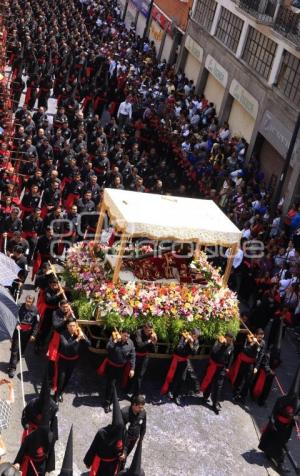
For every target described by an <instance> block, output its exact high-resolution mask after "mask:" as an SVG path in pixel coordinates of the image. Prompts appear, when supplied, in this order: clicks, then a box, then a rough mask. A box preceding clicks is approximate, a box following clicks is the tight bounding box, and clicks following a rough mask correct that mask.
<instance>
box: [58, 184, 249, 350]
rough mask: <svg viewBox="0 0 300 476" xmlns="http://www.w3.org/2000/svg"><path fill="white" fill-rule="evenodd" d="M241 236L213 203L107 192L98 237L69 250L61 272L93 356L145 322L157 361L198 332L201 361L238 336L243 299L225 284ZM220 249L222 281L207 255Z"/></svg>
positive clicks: (106, 190) (102, 206) (218, 270)
mask: <svg viewBox="0 0 300 476" xmlns="http://www.w3.org/2000/svg"><path fill="white" fill-rule="evenodd" d="M108 227H111V228H110V229H113V239H112V234H110V237H109V239H108V236H109V235H108V234H107V233H106V230H107V229H108ZM240 237H241V233H240V231H239V230H238V229H237V228H236V226H235V225H234V224H233V223H232V222H231V221H230V220H229V219H228V218H227V217H226V215H225V214H224V213H223V212H222V211H221V210H220V209H219V207H218V206H217V205H216V204H215V203H214V202H213V201H211V200H198V199H190V198H181V197H173V196H172V197H171V196H161V195H154V194H143V193H138V192H128V191H123V190H114V189H105V191H104V197H103V201H102V203H101V208H100V214H99V220H98V224H97V229H96V233H95V236H94V238H93V239H92V240H83V241H80V242H78V243H76V244H75V245H74V246H73V247H72V248H70V249H69V251H68V254H67V259H66V263H65V271H64V279H65V282H66V285H67V288H68V289H69V290H71V294H72V307H73V310H74V312H75V313H76V315H77V317H78V319H79V322H80V324H81V325H82V326H84V328H85V331H86V332H87V333H88V335H89V337H90V338H91V341H92V343H93V345H92V348H91V350H92V351H94V352H98V353H102V352H104V349H105V345H106V342H107V339H108V338H109V336H110V335H111V333H112V332H113V331H115V330H120V329H122V328H126V329H129V330H130V331H131V332H134V331H135V330H136V329H137V328H139V327H140V326H141V325H142V324H143V323H145V322H147V321H151V322H152V323H153V325H154V328H155V332H156V334H157V336H158V340H159V350H158V354H157V355H158V356H163V355H168V354H170V353H171V352H172V350H173V349H174V346H175V345H176V343H177V341H178V338H179V336H180V334H181V333H182V332H185V331H189V330H191V329H192V328H194V327H197V328H199V329H200V331H201V339H202V346H200V355H199V356H198V358H201V356H204V355H205V354H207V348H208V346H209V345H210V344H211V343H212V342H213V340H214V339H215V338H216V337H217V336H219V335H220V334H224V332H226V331H227V330H230V331H231V332H233V333H234V334H236V333H237V332H238V329H239V322H240V321H239V308H238V300H237V297H236V295H235V293H233V292H232V291H231V290H230V289H229V288H228V286H227V281H228V278H229V275H230V271H231V267H232V262H233V257H234V255H235V253H236V251H237V248H238V245H239V241H240ZM220 247H222V248H223V249H227V250H228V249H229V254H228V258H227V264H226V268H225V272H224V274H223V276H222V275H221V272H220V269H218V268H216V267H214V266H213V265H212V264H211V262H210V260H208V255H207V252H209V255H210V257H211V256H213V254H216V252H217V253H219V252H220Z"/></svg>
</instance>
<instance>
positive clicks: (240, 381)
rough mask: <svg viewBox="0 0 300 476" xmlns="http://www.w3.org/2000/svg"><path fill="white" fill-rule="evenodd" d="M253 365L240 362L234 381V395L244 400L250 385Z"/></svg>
mask: <svg viewBox="0 0 300 476" xmlns="http://www.w3.org/2000/svg"><path fill="white" fill-rule="evenodd" d="M253 368H254V366H253V364H247V363H246V362H242V363H241V366H240V370H239V373H238V376H237V378H236V381H235V383H234V392H233V393H234V395H240V396H241V397H243V398H246V397H247V395H248V392H249V389H250V386H251V383H252V378H253Z"/></svg>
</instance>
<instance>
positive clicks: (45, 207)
mask: <svg viewBox="0 0 300 476" xmlns="http://www.w3.org/2000/svg"><path fill="white" fill-rule="evenodd" d="M47 214H48V208H47V205H43V206H42V209H41V218H45V217H46V216H47Z"/></svg>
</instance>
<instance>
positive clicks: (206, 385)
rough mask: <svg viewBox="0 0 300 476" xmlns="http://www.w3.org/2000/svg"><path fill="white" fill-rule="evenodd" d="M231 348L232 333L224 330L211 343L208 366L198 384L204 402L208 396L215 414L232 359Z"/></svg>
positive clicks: (218, 409) (218, 407)
mask: <svg viewBox="0 0 300 476" xmlns="http://www.w3.org/2000/svg"><path fill="white" fill-rule="evenodd" d="M233 350H234V347H233V334H232V333H231V332H226V334H225V336H220V337H219V338H218V339H217V340H216V342H215V343H214V345H213V348H212V350H211V353H210V357H209V362H208V366H207V368H206V372H205V375H204V378H203V379H202V382H201V385H200V391H201V392H203V402H205V403H206V402H207V401H208V399H209V396H210V397H211V400H212V404H213V406H212V408H213V410H214V412H215V413H216V414H218V413H219V411H220V408H221V405H220V400H221V393H222V389H223V386H224V380H225V377H226V375H227V374H228V372H229V369H230V366H231V364H232V361H233V355H234V354H233Z"/></svg>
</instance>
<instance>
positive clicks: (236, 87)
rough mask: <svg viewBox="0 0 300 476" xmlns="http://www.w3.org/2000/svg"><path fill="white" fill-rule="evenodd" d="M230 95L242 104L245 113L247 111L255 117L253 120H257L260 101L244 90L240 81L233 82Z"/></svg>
mask: <svg viewBox="0 0 300 476" xmlns="http://www.w3.org/2000/svg"><path fill="white" fill-rule="evenodd" d="M229 93H230V94H231V96H233V97H234V99H236V100H237V101H238V102H239V103H240V105H241V106H242V107H243V108H244V109H245V111H247V112H248V114H250V116H252V117H253V119H256V118H257V114H258V101H257V100H256V99H255V98H254V97H253V96H252V95H251V94H250V93H248V91H247V90H246V89H245V88H243V86H242V85H241V84H240V83H239V82H238V81H236V79H233V80H232V83H231V85H230V89H229Z"/></svg>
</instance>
